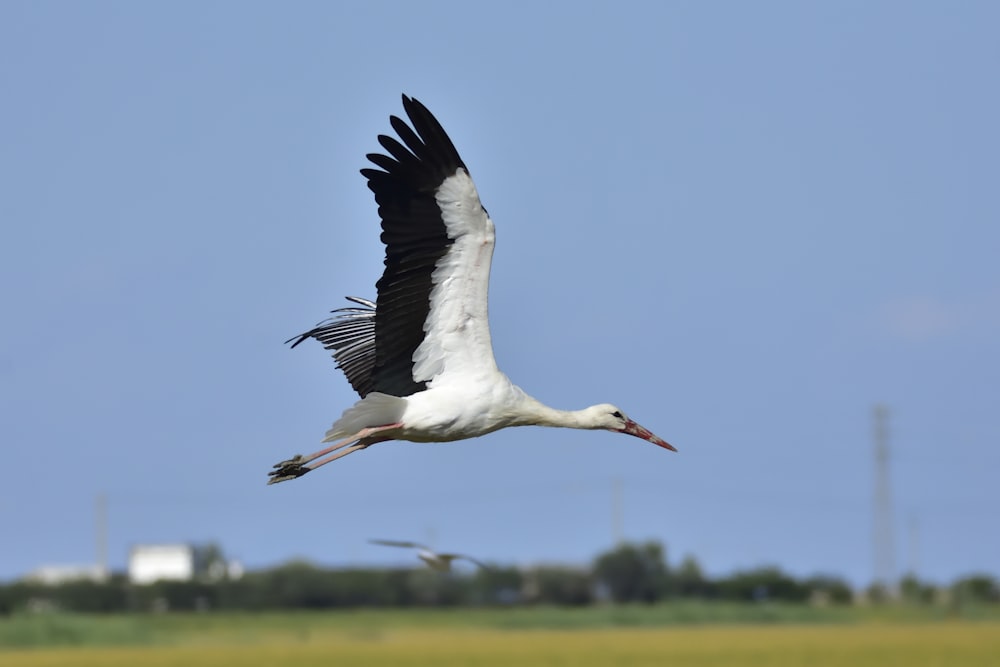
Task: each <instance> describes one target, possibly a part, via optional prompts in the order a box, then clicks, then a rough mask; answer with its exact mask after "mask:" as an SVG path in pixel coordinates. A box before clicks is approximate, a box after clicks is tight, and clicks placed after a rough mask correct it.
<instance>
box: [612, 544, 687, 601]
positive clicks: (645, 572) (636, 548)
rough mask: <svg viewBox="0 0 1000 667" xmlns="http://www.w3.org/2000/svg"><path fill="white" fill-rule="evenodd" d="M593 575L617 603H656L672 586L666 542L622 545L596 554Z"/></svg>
mask: <svg viewBox="0 0 1000 667" xmlns="http://www.w3.org/2000/svg"><path fill="white" fill-rule="evenodd" d="M594 578H595V579H597V581H598V582H599V583H601V584H603V585H605V586H607V588H608V590H609V591H610V592H611V598H612V599H613V600H614V601H615V602H656V601H657V600H659V599H661V598H663V597H665V596H666V594H667V591H668V585H669V580H668V579H669V574H668V571H667V564H666V561H665V559H664V555H663V545H661V544H660V543H659V542H646V543H645V544H632V543H625V544H621V545H619V546H618V547H615V548H614V549H612V550H611V551H608V552H606V553H603V554H601V555H600V556H598V557H597V560H596V562H595V563H594Z"/></svg>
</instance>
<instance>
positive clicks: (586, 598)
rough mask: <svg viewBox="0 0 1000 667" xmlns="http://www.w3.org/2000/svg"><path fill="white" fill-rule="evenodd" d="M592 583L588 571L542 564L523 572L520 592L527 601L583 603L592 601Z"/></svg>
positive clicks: (566, 603) (562, 603) (564, 603)
mask: <svg viewBox="0 0 1000 667" xmlns="http://www.w3.org/2000/svg"><path fill="white" fill-rule="evenodd" d="M593 584H594V582H593V579H592V578H591V576H590V573H589V572H586V571H584V570H579V569H576V568H571V567H559V566H542V567H536V568H533V569H531V570H528V571H527V572H526V573H525V574H524V588H523V590H522V593H523V595H524V599H525V601H527V602H540V603H545V604H557V605H574V606H576V605H585V604H590V603H591V602H593V599H594V594H593V587H594V586H593Z"/></svg>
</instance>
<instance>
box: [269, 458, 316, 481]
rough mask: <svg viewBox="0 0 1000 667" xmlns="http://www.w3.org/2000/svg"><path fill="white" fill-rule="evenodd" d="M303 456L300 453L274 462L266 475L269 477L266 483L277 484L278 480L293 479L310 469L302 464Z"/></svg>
mask: <svg viewBox="0 0 1000 667" xmlns="http://www.w3.org/2000/svg"><path fill="white" fill-rule="evenodd" d="M304 461H305V458H304V457H303V456H302V455H301V454H296V455H295V456H293V457H292V458H290V459H288V460H287V461H282V462H281V463H275V464H274V466H273V467H274V470H272V471H271V472H269V473H267V476H268V477H270V478H271V479H269V480H267V483H268V484H277V483H278V482H285V481H287V480H290V479H295V478H296V477H302V475H304V474H306V473H307V472H309V471H310V470H311V468H307V467H306V466H305V465H303V463H304Z"/></svg>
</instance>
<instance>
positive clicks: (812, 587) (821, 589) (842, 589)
mask: <svg viewBox="0 0 1000 667" xmlns="http://www.w3.org/2000/svg"><path fill="white" fill-rule="evenodd" d="M802 585H803V586H804V587H805V588H806V590H807V591H808V592H809V595H810V596H811V597H812V596H817V595H821V596H823V597H824V598H825V599H826V600H827V601H828V602H829V603H831V604H850V603H851V601H852V600H853V599H854V592H853V591H852V590H851V587H850V586H849V585H848V584H847V582H846V581H844V580H843V579H841V578H839V577H835V576H832V575H823V574H817V575H815V576H812V577H809V578H808V579H806V580H805V581H803V582H802Z"/></svg>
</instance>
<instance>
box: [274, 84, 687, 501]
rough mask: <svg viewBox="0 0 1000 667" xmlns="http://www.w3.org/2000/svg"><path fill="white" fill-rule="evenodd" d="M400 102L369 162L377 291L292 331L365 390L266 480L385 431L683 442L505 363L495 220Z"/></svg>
mask: <svg viewBox="0 0 1000 667" xmlns="http://www.w3.org/2000/svg"><path fill="white" fill-rule="evenodd" d="M403 109H404V110H405V111H406V115H407V116H408V117H409V119H410V125H407V123H406V122H405V121H403V120H401V119H400V118H397V117H396V116H391V117H390V118H389V122H390V123H391V125H392V128H393V129H394V130H395V131H396V134H398V135H399V140H396V139H394V138H392V137H388V136H385V135H379V137H378V142H379V143H380V144H381V145H382V147H383V148H384V149H385V151H386V152H387V153H388V155H384V154H380V153H371V154H369V155H368V156H367V157H368V159H369V160H370V161H371V162H372V163H374V165H375V166H376V167H378V168H377V169H362V170H361V174H362V175H363V176H364V177H365V178H366V179H368V187H369V189H371V191H372V192H374V193H375V202H376V203H377V204H378V213H379V216H380V217H381V218H382V237H381V238H382V242H383V243H385V271H384V272H383V273H382V278H381V279H380V280H379V281H378V283H377V284H376V288H377V291H378V300H377V301H376V302H375V303H372V302H371V301H368V300H366V299H361V298H358V297H348V299H349V300H350V301H352V302H353V303H354V304H355V305H354V306H353V307H349V308H342V309H339V310H335V311H333V313H332V314H333V317H331V318H330V319H328V320H325V321H324V322H321V323H320V324H319V325H317V326H316V328H314V329H311V330H309V331H307V332H305V333H303V334H301V335H300V336H296V337H294V338H292V339H290V340H289V341H288V342H291V343H292V347H295V346H296V345H298V344H299V343H301V342H302V341H304V340H306V339H307V338H315V339H316V340H318V341H319V342H320V343H322V344H323V346H324V347H325V348H326V349H327V350H329V351H330V352H332V353H333V358H334V360H335V361H336V363H337V366H338V367H339V368H340V369H341V370H343V371H344V374H345V375H346V376H347V380H348V382H350V383H351V386H352V387H353V388H354V389H355V391H357V392H358V393H359V394H360V395H361V400H360V401H358V402H357V403H355V404H354V405H353V406H351V407H350V408H348V409H347V410H345V411H344V413H343V415H342V416H341V417H340V419H338V420H337V421H336V422H334V424H333V426H332V427H331V428H330V430H328V431H327V433H326V438H325V439H324V440H323V442H328V443H333V444H331V445H330V446H329V447H325V448H324V449H321V450H320V451H318V452H316V453H314V454H311V455H309V456H301V455H299V456H296V457H294V458H292V459H289V460H287V461H283V462H281V463H279V464H277V465H275V466H274V468H275V469H274V470H273V471H272V472H271V473H270V480H269V482H268V483H269V484H273V483H275V482H282V481H285V480H289V479H294V478H296V477H300V476H302V475H304V474H306V473H307V472H309V471H311V470H315V469H316V468H319V467H320V466H322V465H325V464H327V463H330V462H331V461H335V460H337V459H339V458H341V457H343V456H347V455H348V454H350V453H352V452H356V451H358V450H360V449H364V448H366V447H370V446H371V445H374V444H376V443H379V442H385V441H387V440H409V441H412V442H448V441H452V440H463V439H465V438H475V437H477V436H480V435H485V434H487V433H492V432H493V431H496V430H498V429H501V428H507V427H508V426H529V425H536V426H561V427H565V428H578V429H605V430H608V431H614V432H617V433H627V434H629V435H633V436H636V437H639V438H643V439H644V440H648V441H649V442H652V443H654V444H656V445H659V446H660V447H664V448H666V449H670V450H674V447H673V446H671V445H670V444H668V443H667V442H666V441H664V440H662V439H661V438H659V437H657V436H656V435H653V433H651V432H650V431H648V430H646V429H645V428H643V427H642V426H640V425H639V424H637V423H635V422H634V421H632V420H631V419H629V418H628V417H627V416H625V413H624V412H622V411H621V410H620V409H618V408H617V407H615V406H614V405H610V404H607V403H602V404H600V405H594V406H591V407H589V408H585V409H583V410H572V411H564V410H556V409H553V408H550V407H548V406H547V405H544V404H542V403H541V402H539V401H537V400H535V399H534V398H532V397H531V396H529V395H528V394H527V393H525V392H524V391H523V390H521V388H520V387H518V386H517V385H515V384H514V383H513V382H511V381H510V380H509V379H508V378H507V376H506V375H504V374H503V373H502V372H501V371H500V369H499V368H497V364H496V361H495V360H494V358H493V345H492V342H491V341H490V329H489V322H488V320H487V303H486V301H487V291H488V288H489V277H490V261H491V259H492V257H493V245H494V227H493V221H492V220H490V217H489V214H487V212H486V209H485V208H483V205H482V204H481V203H480V201H479V195H478V194H477V192H476V186H475V184H474V183H473V182H472V177H471V176H470V175H469V170H468V169H467V168H466V166H465V163H464V162H462V158H461V157H459V155H458V151H456V150H455V146H454V145H453V144H452V142H451V139H449V138H448V135H447V134H445V131H444V129H443V128H442V127H441V125H440V123H438V121H437V119H435V118H434V116H433V115H431V113H430V111H428V110H427V108H426V107H425V106H424V105H423V104H421V103H420V102H418V101H417V100H415V99H412V98H409V97H406V96H405V95H404V96H403ZM675 451H676V450H675ZM324 457H325V458H324Z"/></svg>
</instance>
